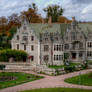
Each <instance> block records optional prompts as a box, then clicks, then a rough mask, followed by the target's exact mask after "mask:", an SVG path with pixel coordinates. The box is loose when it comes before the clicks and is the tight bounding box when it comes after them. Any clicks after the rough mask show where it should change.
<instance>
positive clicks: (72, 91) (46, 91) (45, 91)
mask: <svg viewBox="0 0 92 92" xmlns="http://www.w3.org/2000/svg"><path fill="white" fill-rule="evenodd" d="M21 92H92V90H83V89H76V88H42V89H34V90H26V91H21Z"/></svg>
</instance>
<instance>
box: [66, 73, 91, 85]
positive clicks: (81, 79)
mask: <svg viewBox="0 0 92 92" xmlns="http://www.w3.org/2000/svg"><path fill="white" fill-rule="evenodd" d="M65 82H68V83H72V84H78V85H86V86H92V72H91V73H88V74H83V75H80V76H76V77H72V78H68V79H65Z"/></svg>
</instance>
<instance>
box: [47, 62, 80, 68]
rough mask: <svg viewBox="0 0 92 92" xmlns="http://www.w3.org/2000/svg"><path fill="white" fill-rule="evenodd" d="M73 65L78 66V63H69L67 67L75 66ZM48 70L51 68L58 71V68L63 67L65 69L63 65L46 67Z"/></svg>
mask: <svg viewBox="0 0 92 92" xmlns="http://www.w3.org/2000/svg"><path fill="white" fill-rule="evenodd" d="M75 65H80V64H79V63H70V65H69V66H75ZM48 67H49V68H53V69H59V68H63V67H65V65H59V66H57V65H53V66H52V65H49V66H48Z"/></svg>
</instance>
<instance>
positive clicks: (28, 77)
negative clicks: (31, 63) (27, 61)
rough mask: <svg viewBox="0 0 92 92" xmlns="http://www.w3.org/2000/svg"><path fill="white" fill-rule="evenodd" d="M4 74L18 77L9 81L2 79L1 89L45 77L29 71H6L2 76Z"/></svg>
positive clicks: (0, 82)
mask: <svg viewBox="0 0 92 92" xmlns="http://www.w3.org/2000/svg"><path fill="white" fill-rule="evenodd" d="M3 75H4V76H14V77H16V79H15V80H9V81H0V89H2V88H6V87H10V86H15V85H18V84H22V83H26V82H29V81H34V80H38V79H41V78H43V77H41V76H35V75H32V74H27V73H22V72H8V73H7V72H5V73H4V74H2V73H0V77H1V76H3Z"/></svg>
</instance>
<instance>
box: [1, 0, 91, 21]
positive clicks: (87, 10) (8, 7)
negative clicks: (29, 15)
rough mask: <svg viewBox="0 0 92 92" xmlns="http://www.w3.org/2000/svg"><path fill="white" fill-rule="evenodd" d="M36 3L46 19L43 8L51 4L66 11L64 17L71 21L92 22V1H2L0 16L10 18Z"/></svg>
mask: <svg viewBox="0 0 92 92" xmlns="http://www.w3.org/2000/svg"><path fill="white" fill-rule="evenodd" d="M32 3H36V5H37V6H38V9H39V13H41V15H42V16H43V17H45V13H44V12H43V8H45V7H46V6H48V5H50V4H58V5H60V6H61V7H62V8H63V9H64V14H63V15H64V16H66V17H68V18H69V19H71V17H72V16H75V17H76V19H77V20H83V21H92V0H0V16H9V15H11V14H12V13H18V14H19V13H20V12H21V11H23V10H27V8H28V5H29V4H32Z"/></svg>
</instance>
